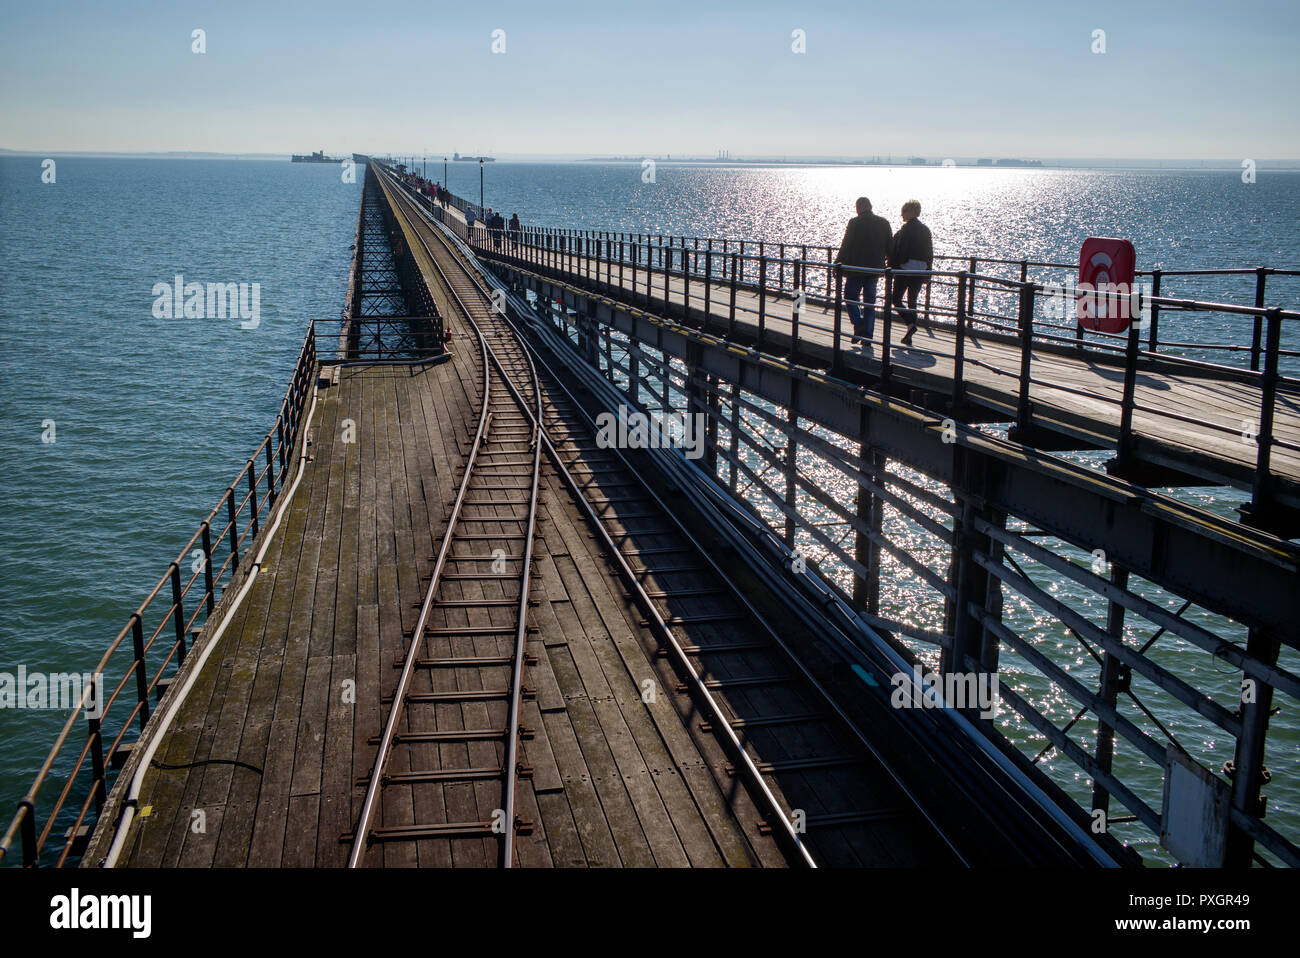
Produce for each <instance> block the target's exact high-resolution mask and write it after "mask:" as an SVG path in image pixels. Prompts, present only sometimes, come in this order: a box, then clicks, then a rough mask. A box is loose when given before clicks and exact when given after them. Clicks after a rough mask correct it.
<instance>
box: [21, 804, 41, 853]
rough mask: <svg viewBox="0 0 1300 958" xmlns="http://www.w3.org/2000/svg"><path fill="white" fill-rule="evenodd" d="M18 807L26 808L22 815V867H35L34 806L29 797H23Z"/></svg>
mask: <svg viewBox="0 0 1300 958" xmlns="http://www.w3.org/2000/svg"><path fill="white" fill-rule="evenodd" d="M18 807H19V808H24V809H26V810H27V814H25V815H24V816H23V825H22V831H23V867H24V868H35V867H36V858H37V853H36V806H35V805H33V804H32V803H31V800H30V799H26V798H24V799H23V800H22V801H21V802H19V803H18Z"/></svg>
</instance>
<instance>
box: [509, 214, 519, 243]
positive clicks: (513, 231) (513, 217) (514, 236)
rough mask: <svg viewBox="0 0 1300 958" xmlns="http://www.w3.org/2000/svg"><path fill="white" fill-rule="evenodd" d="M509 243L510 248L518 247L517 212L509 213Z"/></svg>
mask: <svg viewBox="0 0 1300 958" xmlns="http://www.w3.org/2000/svg"><path fill="white" fill-rule="evenodd" d="M510 245H511V247H512V248H515V249H518V248H519V214H518V213H511V214H510Z"/></svg>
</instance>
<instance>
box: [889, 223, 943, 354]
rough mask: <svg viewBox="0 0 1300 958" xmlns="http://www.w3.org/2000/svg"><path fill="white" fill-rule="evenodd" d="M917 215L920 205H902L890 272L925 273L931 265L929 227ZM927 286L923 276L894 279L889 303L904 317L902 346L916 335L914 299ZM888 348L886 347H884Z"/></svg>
mask: <svg viewBox="0 0 1300 958" xmlns="http://www.w3.org/2000/svg"><path fill="white" fill-rule="evenodd" d="M920 215H921V204H920V203H918V202H917V201H916V200H908V201H907V202H906V203H904V204H903V210H902V217H903V225H902V226H901V227H899V230H898V232H897V233H895V234H894V247H893V250H892V251H891V252H890V256H889V265H890V266H892V267H893V268H894V269H906V270H928V269H932V268H933V264H934V241H933V239H932V238H931V236H930V227H928V226H926V225H925V224H924V223H922V222H921V221H920V220H919V219H918V218H917V217H919V216H920ZM926 282H928V278H927V277H925V276H895V277H894V294H893V298H892V302H893V305H894V308H895V309H897V310H898V314H899V315H900V316H906V317H907V332H906V333H905V334H904V335H903V340H902V342H903V345H904V346H910V345H912V334H913V333H915V332H916V297H917V294H919V293H920V292H921V287H922V286H923V285H925V283H926ZM905 292H906V293H907V308H906V309H904V308H903V293H905ZM886 345H888V344H886Z"/></svg>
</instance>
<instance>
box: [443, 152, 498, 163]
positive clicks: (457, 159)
mask: <svg viewBox="0 0 1300 958" xmlns="http://www.w3.org/2000/svg"><path fill="white" fill-rule="evenodd" d="M451 159H452V162H453V163H477V162H479V161H480V160H482V161H483V162H484V163H495V162H496V161H497V158H496V157H495V156H461V155H460V154H459V153H453V154H452V155H451Z"/></svg>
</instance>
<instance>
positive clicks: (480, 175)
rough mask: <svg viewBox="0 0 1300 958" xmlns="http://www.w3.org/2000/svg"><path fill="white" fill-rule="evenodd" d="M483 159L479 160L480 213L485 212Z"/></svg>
mask: <svg viewBox="0 0 1300 958" xmlns="http://www.w3.org/2000/svg"><path fill="white" fill-rule="evenodd" d="M483 209H484V207H483V157H481V156H480V157H479V158H478V211H479V213H482V212H483Z"/></svg>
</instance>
